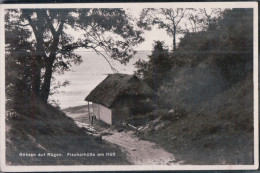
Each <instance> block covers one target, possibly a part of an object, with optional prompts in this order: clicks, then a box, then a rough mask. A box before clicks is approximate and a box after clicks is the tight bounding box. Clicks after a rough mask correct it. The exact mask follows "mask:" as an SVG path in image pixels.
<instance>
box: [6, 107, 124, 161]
mask: <svg viewBox="0 0 260 173" xmlns="http://www.w3.org/2000/svg"><path fill="white" fill-rule="evenodd" d="M22 112H23V111H17V112H14V114H15V116H13V118H9V119H8V120H6V161H7V164H8V165H100V164H129V162H128V161H126V159H125V155H124V154H123V153H122V152H121V150H120V149H119V147H118V146H116V145H113V144H110V143H107V142H104V141H102V142H101V141H98V140H96V139H94V138H93V137H92V136H88V135H86V133H85V132H84V129H82V128H79V127H78V126H76V124H75V123H74V121H73V120H72V119H71V118H69V117H67V116H66V115H65V114H64V113H63V112H62V111H60V110H58V109H56V108H54V107H52V106H50V105H44V104H41V103H40V102H38V105H37V106H36V110H35V112H36V114H35V116H31V117H30V116H29V115H28V114H26V115H25V114H23V113H22ZM28 112H29V111H28ZM44 153H45V156H38V154H44ZM48 153H50V154H48ZM67 153H72V154H75V153H79V154H80V153H85V154H86V155H87V156H78V157H75V156H71V155H68V154H67ZM97 153H115V155H116V156H115V157H106V156H105V157H97ZM28 154H29V155H30V156H29V155H28ZM34 154H35V155H34ZM91 154H92V155H93V154H95V156H90V155H91ZM24 155H27V156H24ZM59 155H60V156H59Z"/></svg>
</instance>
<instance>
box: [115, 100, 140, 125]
mask: <svg viewBox="0 0 260 173" xmlns="http://www.w3.org/2000/svg"><path fill="white" fill-rule="evenodd" d="M134 106H136V98H134V97H128V96H122V97H121V98H119V99H117V101H116V103H115V104H114V106H113V108H112V117H113V119H112V122H113V124H116V123H120V122H121V121H124V120H126V119H129V118H130V117H131V116H133V115H132V112H131V108H132V107H134Z"/></svg>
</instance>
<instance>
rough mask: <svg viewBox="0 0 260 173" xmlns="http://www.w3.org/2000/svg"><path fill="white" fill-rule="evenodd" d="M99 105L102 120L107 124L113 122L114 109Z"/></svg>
mask: <svg viewBox="0 0 260 173" xmlns="http://www.w3.org/2000/svg"><path fill="white" fill-rule="evenodd" d="M98 107H99V117H100V120H102V121H104V122H105V123H107V124H112V111H111V109H109V108H107V107H105V106H102V105H100V104H99V105H98Z"/></svg>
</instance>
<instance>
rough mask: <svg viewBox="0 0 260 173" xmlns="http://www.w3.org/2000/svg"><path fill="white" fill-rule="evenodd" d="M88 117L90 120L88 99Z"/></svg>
mask: <svg viewBox="0 0 260 173" xmlns="http://www.w3.org/2000/svg"><path fill="white" fill-rule="evenodd" d="M88 119H89V121H90V111H89V101H88Z"/></svg>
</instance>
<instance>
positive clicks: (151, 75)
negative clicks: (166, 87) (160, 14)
mask: <svg viewBox="0 0 260 173" xmlns="http://www.w3.org/2000/svg"><path fill="white" fill-rule="evenodd" d="M135 67H136V68H137V71H136V74H137V75H138V76H140V77H141V78H143V79H144V81H145V82H147V83H148V85H149V86H150V87H152V88H153V90H154V91H155V92H157V91H158V89H159V87H160V86H161V83H162V81H163V80H164V79H165V78H166V76H167V73H168V72H169V71H170V69H171V56H170V53H169V51H168V48H167V47H166V46H165V44H164V42H160V41H155V42H154V45H153V51H152V54H151V55H149V56H148V61H144V60H141V59H139V60H138V61H137V62H136V63H135Z"/></svg>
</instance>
